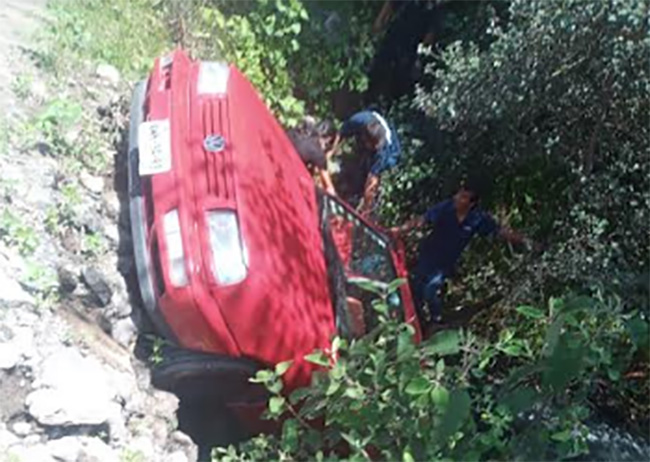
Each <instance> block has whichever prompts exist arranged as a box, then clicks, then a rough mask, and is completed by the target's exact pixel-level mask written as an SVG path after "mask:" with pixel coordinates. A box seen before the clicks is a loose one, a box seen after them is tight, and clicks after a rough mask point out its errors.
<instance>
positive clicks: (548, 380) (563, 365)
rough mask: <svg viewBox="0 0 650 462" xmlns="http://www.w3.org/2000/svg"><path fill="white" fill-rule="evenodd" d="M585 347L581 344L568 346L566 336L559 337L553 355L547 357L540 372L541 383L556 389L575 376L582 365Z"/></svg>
mask: <svg viewBox="0 0 650 462" xmlns="http://www.w3.org/2000/svg"><path fill="white" fill-rule="evenodd" d="M584 359H585V349H584V348H583V347H582V345H578V346H575V347H570V346H569V344H568V340H567V339H566V338H562V339H560V342H559V343H558V347H557V348H555V351H554V352H553V355H552V356H551V357H549V358H548V360H547V361H548V363H547V368H546V370H545V371H544V374H542V384H543V385H544V386H545V387H551V388H552V389H554V390H556V391H558V390H562V389H564V388H565V387H566V386H568V385H569V383H570V382H571V381H572V380H573V379H575V378H577V377H578V376H579V375H580V374H581V372H582V369H583V367H584Z"/></svg>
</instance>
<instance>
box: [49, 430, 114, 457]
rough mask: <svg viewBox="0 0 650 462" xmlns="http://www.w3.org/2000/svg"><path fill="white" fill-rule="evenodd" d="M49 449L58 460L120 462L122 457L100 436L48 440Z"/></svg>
mask: <svg viewBox="0 0 650 462" xmlns="http://www.w3.org/2000/svg"><path fill="white" fill-rule="evenodd" d="M45 447H46V449H47V451H48V452H49V453H50V454H51V455H52V457H54V458H55V459H56V460H57V461H58V462H80V461H84V462H113V461H115V462H118V461H120V457H119V456H118V455H117V454H116V453H115V451H114V450H113V449H111V447H110V446H108V445H107V444H106V443H104V442H103V441H102V440H100V439H99V438H91V437H84V436H82V437H76V436H65V437H63V438H59V439H56V440H51V441H48V443H47V445H46V446H45Z"/></svg>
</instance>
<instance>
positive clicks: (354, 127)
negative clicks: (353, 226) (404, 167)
mask: <svg viewBox="0 0 650 462" xmlns="http://www.w3.org/2000/svg"><path fill="white" fill-rule="evenodd" d="M352 137H354V138H355V139H356V140H357V148H358V151H359V152H358V154H359V155H361V156H364V157H367V158H369V160H370V169H369V172H368V175H367V177H366V180H365V185H364V191H363V202H362V204H361V208H360V210H361V212H362V213H367V212H369V211H370V210H371V209H372V206H373V205H374V200H375V195H376V193H377V189H378V188H379V183H380V182H379V178H380V175H381V174H382V173H383V172H385V171H386V170H389V169H391V168H393V167H395V166H396V165H397V164H398V162H399V160H400V157H401V154H402V149H401V146H400V142H399V138H398V137H397V132H396V131H395V129H394V128H393V127H391V126H390V125H389V124H388V122H386V119H384V117H382V116H381V114H379V113H378V112H375V111H368V110H366V111H361V112H357V113H356V114H354V115H352V116H351V117H350V118H349V119H348V120H346V121H345V122H344V123H343V126H342V127H341V130H340V131H339V137H337V139H336V141H335V143H334V149H333V151H334V150H336V148H337V147H338V143H339V141H340V139H341V138H352Z"/></svg>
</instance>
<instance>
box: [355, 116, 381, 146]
mask: <svg viewBox="0 0 650 462" xmlns="http://www.w3.org/2000/svg"><path fill="white" fill-rule="evenodd" d="M361 133H362V135H363V136H364V137H365V138H366V139H368V140H370V141H371V142H372V144H373V146H378V147H381V145H382V144H383V143H384V142H385V141H386V129H385V128H384V126H383V125H382V124H380V123H379V122H377V121H372V122H370V123H368V124H366V125H365V126H364V130H363V131H362V132H361Z"/></svg>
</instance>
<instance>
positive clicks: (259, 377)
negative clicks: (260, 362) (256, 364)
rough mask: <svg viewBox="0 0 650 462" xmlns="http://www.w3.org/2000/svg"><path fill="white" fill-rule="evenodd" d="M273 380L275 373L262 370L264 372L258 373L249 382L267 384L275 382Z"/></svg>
mask: <svg viewBox="0 0 650 462" xmlns="http://www.w3.org/2000/svg"><path fill="white" fill-rule="evenodd" d="M273 378H274V375H273V372H271V371H267V370H262V371H257V373H256V374H255V377H252V378H250V379H248V381H249V382H252V383H266V382H268V381H270V380H273Z"/></svg>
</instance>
